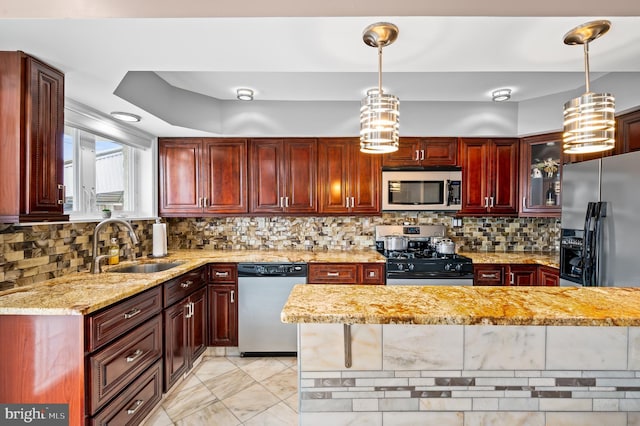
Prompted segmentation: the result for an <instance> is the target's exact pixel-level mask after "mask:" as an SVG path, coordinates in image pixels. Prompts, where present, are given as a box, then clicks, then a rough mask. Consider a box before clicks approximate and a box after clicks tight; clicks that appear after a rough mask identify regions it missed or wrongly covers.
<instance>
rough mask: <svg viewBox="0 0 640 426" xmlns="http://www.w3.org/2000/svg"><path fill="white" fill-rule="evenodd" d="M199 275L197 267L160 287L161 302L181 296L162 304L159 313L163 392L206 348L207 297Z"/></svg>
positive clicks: (201, 272)
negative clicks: (162, 323) (161, 327)
mask: <svg viewBox="0 0 640 426" xmlns="http://www.w3.org/2000/svg"><path fill="white" fill-rule="evenodd" d="M203 273H204V270H203V268H199V269H197V270H196V271H192V272H189V273H187V274H185V276H181V277H178V278H174V279H173V280H170V281H167V282H166V283H165V284H164V299H165V302H167V301H173V300H176V299H177V298H178V297H179V296H183V298H182V299H180V300H178V301H177V302H175V303H173V304H171V305H168V306H167V305H165V309H164V312H163V315H164V327H165V328H164V379H165V380H164V389H165V392H166V391H168V390H169V389H170V388H171V387H172V386H173V385H174V383H175V382H176V381H177V380H178V379H179V378H180V376H182V374H184V373H185V372H187V371H188V370H190V369H191V367H192V366H193V361H194V360H195V359H196V358H197V357H198V356H199V355H200V354H201V353H202V352H204V350H205V349H206V341H207V297H206V287H205V280H204V277H203ZM185 293H187V295H186V296H185Z"/></svg>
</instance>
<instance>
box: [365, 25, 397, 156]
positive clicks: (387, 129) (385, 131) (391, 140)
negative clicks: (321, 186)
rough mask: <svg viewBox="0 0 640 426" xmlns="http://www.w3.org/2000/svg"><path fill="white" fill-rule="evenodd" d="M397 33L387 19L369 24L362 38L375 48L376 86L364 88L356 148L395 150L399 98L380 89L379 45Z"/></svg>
mask: <svg viewBox="0 0 640 426" xmlns="http://www.w3.org/2000/svg"><path fill="white" fill-rule="evenodd" d="M397 37H398V27H396V26H395V25H393V24H390V23H387V22H378V23H376V24H373V25H369V26H368V27H367V28H365V30H364V32H363V33H362V39H363V40H364V42H365V43H366V44H367V45H369V46H371V47H377V48H378V88H377V89H371V90H369V91H367V96H366V97H365V98H364V99H363V100H362V102H361V105H360V151H362V152H365V153H368V154H384V153H387V152H394V151H397V150H398V143H399V130H400V125H399V123H400V111H399V106H400V100H399V99H398V97H397V96H393V95H389V94H386V93H384V92H383V91H382V48H383V47H384V46H388V45H390V44H391V43H393V42H394V41H395V40H396V38H397Z"/></svg>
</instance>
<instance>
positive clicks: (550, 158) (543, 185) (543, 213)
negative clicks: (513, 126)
mask: <svg viewBox="0 0 640 426" xmlns="http://www.w3.org/2000/svg"><path fill="white" fill-rule="evenodd" d="M562 161H563V160H562V133H560V132H556V133H549V134H544V135H537V136H531V137H526V138H523V139H522V140H521V141H520V199H521V200H522V202H521V203H520V216H523V217H526V216H536V217H560V214H561V212H562V202H561V192H560V182H561V179H562Z"/></svg>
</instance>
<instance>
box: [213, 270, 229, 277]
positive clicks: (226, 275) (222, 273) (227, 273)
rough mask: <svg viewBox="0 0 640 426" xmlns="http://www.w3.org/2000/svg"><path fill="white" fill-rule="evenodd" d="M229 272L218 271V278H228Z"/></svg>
mask: <svg viewBox="0 0 640 426" xmlns="http://www.w3.org/2000/svg"><path fill="white" fill-rule="evenodd" d="M228 276H229V272H218V271H216V277H228Z"/></svg>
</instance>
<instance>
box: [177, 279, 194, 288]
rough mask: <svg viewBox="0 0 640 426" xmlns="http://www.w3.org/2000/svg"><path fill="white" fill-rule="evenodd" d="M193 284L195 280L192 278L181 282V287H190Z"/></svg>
mask: <svg viewBox="0 0 640 426" xmlns="http://www.w3.org/2000/svg"><path fill="white" fill-rule="evenodd" d="M191 284H193V281H191V280H187V281H184V282H181V283H180V287H182V288H189V286H191Z"/></svg>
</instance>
